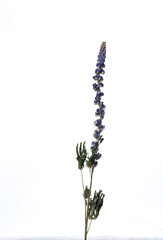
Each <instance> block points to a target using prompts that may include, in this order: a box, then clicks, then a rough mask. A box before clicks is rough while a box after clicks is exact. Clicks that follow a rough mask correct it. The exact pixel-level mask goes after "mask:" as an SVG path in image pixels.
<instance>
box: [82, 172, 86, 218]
mask: <svg viewBox="0 0 163 240" xmlns="http://www.w3.org/2000/svg"><path fill="white" fill-rule="evenodd" d="M81 179H82V187H83V197H84V181H83V172H82V169H81ZM84 203H85V216H84V219H85V221H86V200H85V199H84Z"/></svg>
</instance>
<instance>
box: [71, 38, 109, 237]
mask: <svg viewBox="0 0 163 240" xmlns="http://www.w3.org/2000/svg"><path fill="white" fill-rule="evenodd" d="M105 58H106V42H102V44H101V47H100V51H99V54H98V58H97V64H96V66H97V68H96V70H95V75H94V76H93V79H94V80H95V83H94V84H93V89H94V90H95V92H96V96H95V99H94V104H95V105H97V109H96V112H95V116H96V117H98V119H96V120H95V122H94V124H95V126H96V127H97V128H96V129H95V131H94V133H93V136H94V138H95V141H93V142H92V144H91V148H90V150H91V156H88V152H87V150H86V147H85V142H84V143H83V145H82V143H80V146H79V145H78V144H77V146H76V153H77V158H76V159H77V161H78V168H79V169H80V170H81V177H82V186H83V197H84V202H85V232H84V240H87V234H88V231H89V229H90V225H91V222H92V220H94V219H96V218H97V217H98V216H99V211H100V209H101V207H102V206H103V198H104V196H105V195H104V194H103V193H102V190H99V191H98V192H97V191H95V193H94V196H93V197H91V194H92V193H91V190H92V179H93V172H94V169H95V167H96V166H97V165H98V160H99V159H100V158H101V156H102V155H101V153H100V152H99V145H100V144H101V143H102V141H103V140H104V138H103V136H102V135H101V133H102V131H103V130H104V128H105V126H104V125H103V119H104V115H105V108H106V107H105V105H104V102H103V101H101V97H102V96H104V93H103V92H102V91H101V88H103V87H104V84H103V76H102V75H103V74H104V73H105V71H104V68H105ZM85 166H87V167H88V168H89V170H90V185H89V187H88V186H85V187H84V182H83V174H82V170H83V168H84V167H85ZM89 220H90V223H89V226H88V221H89Z"/></svg>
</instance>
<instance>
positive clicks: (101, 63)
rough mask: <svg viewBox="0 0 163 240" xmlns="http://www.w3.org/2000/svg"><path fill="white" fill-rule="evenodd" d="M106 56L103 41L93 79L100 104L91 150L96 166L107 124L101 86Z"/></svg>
mask: <svg viewBox="0 0 163 240" xmlns="http://www.w3.org/2000/svg"><path fill="white" fill-rule="evenodd" d="M105 58H106V42H102V44H101V47H100V51H99V54H98V56H97V64H96V67H97V68H96V70H95V74H96V75H95V76H93V79H94V80H95V81H96V83H94V84H93V90H95V91H96V96H95V99H94V104H96V105H98V108H97V109H96V112H95V116H97V117H99V118H98V119H97V120H96V121H95V122H94V124H95V126H96V127H97V129H96V130H95V131H94V134H93V136H94V138H95V139H96V142H94V141H93V142H92V145H91V150H92V152H94V154H95V155H94V156H95V160H94V167H96V166H97V164H98V162H97V160H99V159H100V158H101V154H100V153H99V152H98V150H99V144H100V143H102V141H103V140H104V138H103V136H102V135H100V133H101V132H102V131H103V130H104V128H105V126H104V125H103V124H102V120H103V118H104V115H105V108H106V106H105V105H104V103H103V102H101V97H102V96H104V93H103V92H101V87H104V84H103V83H102V81H103V77H102V76H101V75H102V74H104V73H105V71H104V69H103V68H105V64H104V63H105Z"/></svg>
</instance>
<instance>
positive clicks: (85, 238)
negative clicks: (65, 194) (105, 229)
mask: <svg viewBox="0 0 163 240" xmlns="http://www.w3.org/2000/svg"><path fill="white" fill-rule="evenodd" d="M93 170H94V167H92V172H91V180H90V188H89V189H90V194H89V197H88V203H87V213H86V219H85V234H84V240H87V233H88V230H87V226H88V210H89V203H90V196H91V189H92V178H93Z"/></svg>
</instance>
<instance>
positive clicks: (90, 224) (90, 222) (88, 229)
mask: <svg viewBox="0 0 163 240" xmlns="http://www.w3.org/2000/svg"><path fill="white" fill-rule="evenodd" d="M91 223H92V219H91V221H90V223H89V227H88V231H87V233H88V232H89V229H90V226H91Z"/></svg>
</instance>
